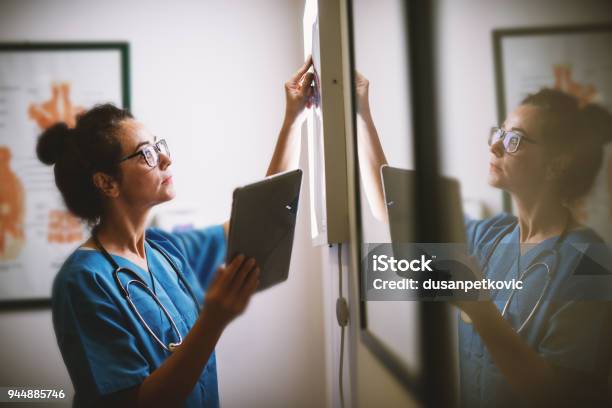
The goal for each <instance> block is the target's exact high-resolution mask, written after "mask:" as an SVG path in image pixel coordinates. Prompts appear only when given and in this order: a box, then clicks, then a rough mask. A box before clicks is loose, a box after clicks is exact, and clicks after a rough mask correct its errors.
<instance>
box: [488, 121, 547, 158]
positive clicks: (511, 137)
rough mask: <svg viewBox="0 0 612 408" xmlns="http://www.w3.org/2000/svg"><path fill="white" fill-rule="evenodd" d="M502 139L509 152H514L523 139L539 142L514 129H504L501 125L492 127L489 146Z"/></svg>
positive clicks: (505, 148)
mask: <svg viewBox="0 0 612 408" xmlns="http://www.w3.org/2000/svg"><path fill="white" fill-rule="evenodd" d="M500 139H501V140H502V143H503V145H504V150H505V151H506V152H507V153H514V152H516V151H517V150H518V148H519V145H520V144H521V140H525V141H526V142H529V143H533V144H537V142H536V141H535V140H533V139H531V138H529V137H527V136H525V135H523V134H521V133H519V132H515V131H513V130H508V131H506V130H504V129H501V128H499V127H492V128H491V132H489V146H491V145H493V144H495V143H496V142H497V141H498V140H500Z"/></svg>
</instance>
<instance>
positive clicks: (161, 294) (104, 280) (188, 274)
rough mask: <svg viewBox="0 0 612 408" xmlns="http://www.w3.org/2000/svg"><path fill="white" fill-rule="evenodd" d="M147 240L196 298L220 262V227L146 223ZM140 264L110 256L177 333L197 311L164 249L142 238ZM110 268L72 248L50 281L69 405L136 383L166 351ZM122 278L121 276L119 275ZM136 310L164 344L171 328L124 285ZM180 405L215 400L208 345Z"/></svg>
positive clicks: (84, 251) (171, 335)
mask: <svg viewBox="0 0 612 408" xmlns="http://www.w3.org/2000/svg"><path fill="white" fill-rule="evenodd" d="M145 237H146V239H147V240H152V241H154V242H155V243H156V244H158V245H159V246H161V247H162V248H163V249H164V250H165V251H166V253H167V254H168V255H170V257H171V259H172V260H173V262H174V263H175V264H176V266H177V267H178V269H179V271H180V272H181V273H182V274H183V276H184V277H185V280H186V281H187V282H188V284H189V285H190V287H191V289H192V291H193V292H194V294H195V296H196V298H197V300H198V303H199V304H200V305H201V304H202V303H203V300H204V292H205V290H206V288H207V287H208V285H209V283H210V281H211V279H212V278H213V277H214V274H215V271H216V270H217V268H218V266H219V265H220V264H221V263H222V262H223V259H224V257H225V253H226V243H225V235H224V230H223V226H222V225H219V226H214V227H210V228H206V229H199V230H192V231H187V232H180V233H168V232H163V231H161V230H159V229H154V228H152V229H147V230H146V233H145ZM145 251H146V257H147V262H148V265H149V270H150V272H151V274H149V272H148V271H145V270H143V269H142V268H140V267H139V266H137V265H136V264H134V263H132V262H131V261H129V260H128V259H126V258H123V257H121V256H117V255H111V256H112V257H113V258H114V260H115V261H116V262H117V264H119V266H120V267H127V268H130V269H132V270H133V271H134V272H136V273H137V274H138V275H140V277H141V278H142V279H143V280H144V281H145V282H146V283H147V284H148V285H149V287H150V288H151V289H152V288H153V287H154V288H155V292H156V294H157V297H158V298H159V300H160V301H161V303H162V304H163V305H164V306H165V307H166V309H168V312H169V313H170V315H171V316H172V318H173V319H174V322H175V324H176V325H177V328H178V330H179V331H180V332H181V335H182V336H183V338H185V336H186V335H187V332H188V331H189V330H190V329H191V327H192V326H193V325H194V323H195V321H196V319H197V317H198V313H197V310H196V308H195V305H194V301H193V299H192V297H191V296H190V295H189V292H188V291H187V290H186V289H185V288H184V287H183V285H182V284H181V283H180V282H179V280H178V277H177V275H176V272H175V271H174V269H173V268H172V266H171V265H170V264H169V263H168V261H167V260H166V259H165V258H164V256H163V255H162V254H161V253H160V252H159V251H157V250H156V249H154V248H153V247H152V246H151V245H150V244H149V243H148V242H146V243H145ZM112 272H113V268H112V266H111V265H110V263H109V262H108V260H106V259H105V258H104V256H103V255H102V253H101V252H99V251H96V250H87V249H77V250H76V251H74V252H73V253H72V254H71V255H70V257H69V258H68V259H67V260H66V262H65V263H64V264H63V266H62V268H61V269H60V271H59V273H58V275H57V277H56V278H55V281H54V284H53V297H52V299H53V326H54V329H55V334H56V337H57V342H58V345H59V348H60V351H61V353H62V357H63V359H64V362H65V363H66V367H67V368H68V372H69V374H70V378H71V380H72V383H73V385H74V388H75V400H74V405H75V406H84V407H88V406H92V405H94V403H95V402H96V400H98V399H99V398H100V396H103V395H106V394H110V393H113V392H116V391H120V390H124V389H127V388H130V387H133V386H136V385H138V384H140V383H142V382H143V380H144V379H145V378H146V377H147V376H148V375H149V374H151V372H152V371H154V370H155V369H156V368H158V367H159V366H160V365H161V364H162V363H163V362H164V360H165V359H166V358H167V357H168V356H169V354H170V353H169V352H168V351H166V350H164V349H163V348H162V347H161V346H160V345H159V344H158V343H157V342H156V341H155V339H153V338H152V337H151V336H150V334H149V333H148V332H147V331H146V329H145V328H144V327H143V326H142V324H141V322H140V320H138V318H137V317H136V315H135V314H134V312H133V311H132V310H131V309H130V307H129V306H128V303H127V301H126V300H125V298H123V296H122V295H121V293H120V289H119V287H118V286H117V285H116V283H115V281H114V280H113V273H112ZM119 276H120V279H121V281H122V282H123V283H124V286H125V283H126V282H127V281H128V280H129V279H130V277H129V275H126V274H122V273H120V274H119ZM130 294H131V295H132V300H133V302H134V303H135V305H136V307H137V308H138V311H139V312H140V313H141V315H142V316H143V318H144V319H145V321H146V322H147V324H148V325H149V326H150V327H151V329H152V330H153V331H154V332H155V333H157V335H158V337H159V338H160V339H161V340H162V341H163V342H164V343H165V344H168V343H169V342H172V341H174V342H175V341H177V340H178V339H177V336H176V333H175V332H174V331H173V329H172V326H171V324H170V322H169V321H168V319H167V318H166V316H165V314H164V313H163V312H162V311H161V309H160V308H159V306H158V305H157V303H155V301H154V300H153V298H152V297H151V296H150V295H148V294H147V292H145V291H144V290H143V289H141V288H140V286H138V285H130ZM184 406H185V407H217V406H219V393H218V387H217V364H216V358H215V353H214V352H213V353H212V355H211V357H210V359H209V360H208V363H207V365H206V367H205V369H204V370H202V374H201V376H200V379H199V381H198V382H197V384H196V386H195V387H194V389H193V391H192V392H191V394H190V395H189V396H188V398H187V400H186V401H185V404H184Z"/></svg>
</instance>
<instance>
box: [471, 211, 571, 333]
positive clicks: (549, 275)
mask: <svg viewBox="0 0 612 408" xmlns="http://www.w3.org/2000/svg"><path fill="white" fill-rule="evenodd" d="M570 220H571V216H570V215H569V214H568V219H567V223H566V224H565V227H564V228H563V232H561V235H559V237H557V239H556V240H555V243H554V245H553V247H552V248H550V249H545V250H543V251H542V252H540V253H539V254H538V255H537V256H536V257H535V258H534V259H533V260H532V261H531V264H530V265H529V266H528V267H527V268H526V269H525V270H524V271H523V272H522V273H521V274H520V275H519V279H518V280H519V281H522V280H524V279H525V278H526V277H527V276H528V275H529V274H530V273H531V272H532V271H533V270H534V269H535V268H537V267H538V266H542V267H544V269H545V270H546V283H545V284H544V287H543V288H542V291H541V292H540V296H539V297H538V300H537V302H536V303H535V305H534V306H533V308H532V309H531V312H530V313H529V315H528V316H527V318H526V319H525V321H524V322H523V323H522V324H521V325H520V326H519V328H518V330H517V331H516V332H517V333H519V334H520V333H521V332H522V331H523V329H525V327H527V325H528V324H529V322H531V320H532V319H533V317H534V316H535V313H536V312H537V310H538V309H539V308H540V305H541V303H542V300H543V299H544V295H546V292H547V291H548V288H549V286H550V283H551V282H552V280H553V278H554V276H555V274H556V272H557V266H558V265H559V258H560V255H559V249H560V248H561V245H562V244H563V241H564V240H565V238H566V237H567V233H568V231H569V225H570ZM515 226H516V225H515V224H512V225H511V226H509V227H508V228H507V229H506V231H505V232H504V233H503V234H501V235H500V236H498V237H497V239H496V240H495V242H494V244H493V249H492V250H491V251H489V253H488V254H487V256H486V258H485V260H484V262H483V265H482V269H483V271H486V269H487V267H488V266H489V262H490V261H491V257H492V256H493V253H495V250H496V249H497V246H498V245H499V243H500V242H501V240H502V239H503V238H504V237H506V236H507V235H508V234H510V233H512V231H514V228H515ZM548 256H550V257H552V262H551V263H550V264H547V263H546V262H544V259H545V258H546V257H548ZM538 260H540V261H538ZM519 262H520V249H519V259H518V260H517V269H518V266H519ZM515 293H516V288H513V289H512V291H511V292H510V296H508V300H506V303H505V304H504V308H503V309H502V317H503V318H505V317H506V313H507V312H508V309H509V308H510V304H511V303H512V299H513V298H514V295H515Z"/></svg>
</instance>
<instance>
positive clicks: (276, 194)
mask: <svg viewBox="0 0 612 408" xmlns="http://www.w3.org/2000/svg"><path fill="white" fill-rule="evenodd" d="M301 182H302V171H301V170H300V169H297V170H292V171H288V172H284V173H280V174H276V175H274V176H271V177H268V178H266V179H264V180H262V181H259V182H256V183H253V184H249V185H246V186H244V187H239V188H237V189H236V190H234V199H233V204H232V216H231V219H230V229H229V236H228V247H227V258H226V263H229V262H230V261H231V260H232V259H233V258H234V256H236V255H237V254H244V255H245V256H246V257H247V258H250V257H254V258H255V260H256V261H257V264H258V265H259V267H260V269H261V273H260V276H259V287H258V289H257V290H258V291H260V290H263V289H266V288H269V287H270V286H273V285H275V284H277V283H280V282H282V281H284V280H286V279H287V277H288V274H289V264H290V261H291V251H292V249H293V236H294V233H295V220H296V217H297V209H298V200H299V197H300V187H301Z"/></svg>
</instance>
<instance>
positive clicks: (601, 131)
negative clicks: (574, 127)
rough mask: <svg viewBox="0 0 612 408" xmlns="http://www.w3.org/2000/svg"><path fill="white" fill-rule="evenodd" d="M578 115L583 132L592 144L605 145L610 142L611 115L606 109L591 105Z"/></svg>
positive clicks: (611, 136)
mask: <svg viewBox="0 0 612 408" xmlns="http://www.w3.org/2000/svg"><path fill="white" fill-rule="evenodd" d="M580 114H581V122H582V123H581V125H582V128H583V131H584V133H585V135H586V137H588V138H590V140H591V141H592V142H593V143H595V144H596V145H605V144H607V143H610V142H611V141H612V114H610V112H609V111H608V110H607V109H605V108H604V107H603V106H601V105H596V104H592V103H591V104H588V105H586V106H585V107H584V108H582V110H581V112H580Z"/></svg>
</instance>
